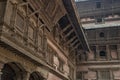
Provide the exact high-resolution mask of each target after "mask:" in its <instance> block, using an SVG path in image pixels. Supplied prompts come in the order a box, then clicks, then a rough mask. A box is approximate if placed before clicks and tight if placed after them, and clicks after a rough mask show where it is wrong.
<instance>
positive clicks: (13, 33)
mask: <svg viewBox="0 0 120 80" xmlns="http://www.w3.org/2000/svg"><path fill="white" fill-rule="evenodd" d="M16 15H17V3H13V12H12V15H11V19H10V32H11V36H12V37H14V36H15V20H16Z"/></svg>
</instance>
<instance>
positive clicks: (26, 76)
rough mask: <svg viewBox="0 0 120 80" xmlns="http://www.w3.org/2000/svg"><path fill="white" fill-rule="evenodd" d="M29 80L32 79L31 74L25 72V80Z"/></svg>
mask: <svg viewBox="0 0 120 80" xmlns="http://www.w3.org/2000/svg"><path fill="white" fill-rule="evenodd" d="M29 78H30V72H28V71H25V72H24V74H23V80H29Z"/></svg>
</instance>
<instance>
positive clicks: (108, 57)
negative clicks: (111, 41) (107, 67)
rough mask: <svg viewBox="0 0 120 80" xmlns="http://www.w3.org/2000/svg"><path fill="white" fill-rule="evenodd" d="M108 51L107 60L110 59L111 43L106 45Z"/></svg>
mask: <svg viewBox="0 0 120 80" xmlns="http://www.w3.org/2000/svg"><path fill="white" fill-rule="evenodd" d="M106 52H107V60H110V49H109V45H106Z"/></svg>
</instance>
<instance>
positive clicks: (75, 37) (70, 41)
mask: <svg viewBox="0 0 120 80" xmlns="http://www.w3.org/2000/svg"><path fill="white" fill-rule="evenodd" d="M75 38H77V37H76V36H74V37H73V38H71V39H70V40H69V41H67V42H66V44H69V43H70V42H72V41H73V40H74V39H75Z"/></svg>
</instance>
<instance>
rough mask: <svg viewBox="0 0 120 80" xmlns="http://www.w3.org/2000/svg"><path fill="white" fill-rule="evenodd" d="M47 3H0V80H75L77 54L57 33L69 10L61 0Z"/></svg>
mask: <svg viewBox="0 0 120 80" xmlns="http://www.w3.org/2000/svg"><path fill="white" fill-rule="evenodd" d="M47 2H48V1H45V0H44V1H34V2H33V1H32V0H30V2H29V3H28V2H26V0H5V1H4V0H2V1H0V11H1V12H0V76H1V77H0V80H9V79H11V80H12V78H13V77H12V74H13V75H14V78H15V80H38V78H41V79H40V80H75V74H74V73H75V58H74V57H73V56H74V54H75V52H74V50H73V51H72V54H70V50H69V48H68V47H67V46H65V45H63V44H64V43H63V42H62V39H61V38H60V37H59V34H58V33H59V32H58V31H59V28H58V27H59V24H58V23H57V21H58V20H59V19H60V18H61V17H62V16H64V15H65V13H66V10H65V8H64V5H63V4H62V2H61V0H59V1H53V2H48V3H47ZM38 3H39V5H36V4H38ZM57 3H59V4H57ZM45 4H49V5H47V6H46V5H45ZM39 8H40V10H39ZM49 8H50V9H49ZM57 8H59V9H57ZM51 9H53V11H54V12H51ZM49 10H50V11H49ZM47 11H48V12H47ZM37 12H38V13H39V14H38V13H37ZM48 14H49V15H48ZM54 28H56V29H55V31H54ZM69 54H70V55H73V56H72V59H70V56H69ZM7 70H10V71H11V70H12V71H11V74H10V73H9V72H8V73H7ZM5 75H8V76H5ZM10 75H11V76H10ZM35 76H36V77H35Z"/></svg>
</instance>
